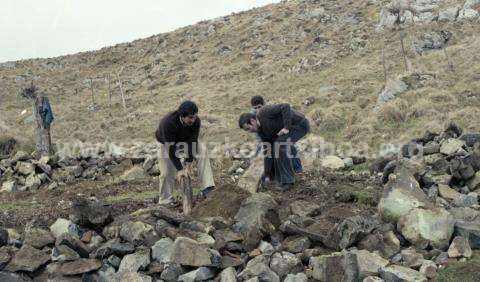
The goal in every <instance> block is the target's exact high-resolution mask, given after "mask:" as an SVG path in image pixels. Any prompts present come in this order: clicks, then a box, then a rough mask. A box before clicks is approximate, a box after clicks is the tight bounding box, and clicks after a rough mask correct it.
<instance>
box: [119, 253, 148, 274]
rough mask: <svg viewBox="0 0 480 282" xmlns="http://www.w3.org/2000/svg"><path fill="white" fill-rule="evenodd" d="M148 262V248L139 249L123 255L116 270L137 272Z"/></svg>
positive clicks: (144, 267) (145, 266)
mask: <svg viewBox="0 0 480 282" xmlns="http://www.w3.org/2000/svg"><path fill="white" fill-rule="evenodd" d="M149 264H150V249H140V250H138V251H137V252H135V253H133V254H129V255H126V256H124V257H123V259H122V262H121V263H120V266H119V267H118V272H137V271H138V270H144V269H146V268H147V266H148V265H149Z"/></svg>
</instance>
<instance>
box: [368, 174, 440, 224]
mask: <svg viewBox="0 0 480 282" xmlns="http://www.w3.org/2000/svg"><path fill="white" fill-rule="evenodd" d="M431 206H432V204H431V203H430V202H429V200H428V198H427V196H426V195H425V193H423V191H422V190H421V189H420V185H419V184H418V182H417V181H416V180H415V177H413V175H411V174H410V173H409V172H408V171H407V170H406V169H400V170H399V172H398V173H396V174H395V177H391V179H390V180H389V181H388V183H387V184H386V185H385V189H384V192H383V195H382V197H381V199H380V202H379V204H378V211H379V213H380V215H381V216H382V218H383V219H384V220H386V221H388V222H393V223H395V222H396V221H397V220H398V219H399V218H400V217H401V216H403V215H406V214H408V213H409V212H410V210H412V209H414V208H418V207H424V208H427V207H431Z"/></svg>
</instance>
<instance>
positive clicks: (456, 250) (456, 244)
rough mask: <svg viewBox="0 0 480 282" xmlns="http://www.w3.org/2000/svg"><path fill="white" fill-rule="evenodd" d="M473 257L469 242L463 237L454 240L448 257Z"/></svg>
mask: <svg viewBox="0 0 480 282" xmlns="http://www.w3.org/2000/svg"><path fill="white" fill-rule="evenodd" d="M471 256H472V249H471V248H470V244H469V243H468V241H467V240H466V239H465V238H463V237H461V236H457V237H455V238H454V239H453V241H452V244H450V247H449V248H448V257H450V258H461V257H464V258H470V257H471Z"/></svg>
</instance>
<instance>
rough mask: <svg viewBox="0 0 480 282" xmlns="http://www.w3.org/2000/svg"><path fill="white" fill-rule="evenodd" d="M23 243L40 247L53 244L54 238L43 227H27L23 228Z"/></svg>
mask: <svg viewBox="0 0 480 282" xmlns="http://www.w3.org/2000/svg"><path fill="white" fill-rule="evenodd" d="M23 243H24V244H27V245H30V246H32V247H35V248H37V249H41V248H43V247H45V246H47V245H53V243H55V238H54V237H53V236H52V234H51V233H50V232H49V231H47V230H44V229H40V228H29V229H27V230H25V238H24V239H23Z"/></svg>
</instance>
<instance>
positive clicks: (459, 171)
mask: <svg viewBox="0 0 480 282" xmlns="http://www.w3.org/2000/svg"><path fill="white" fill-rule="evenodd" d="M466 160H467V159H466V158H455V159H453V160H451V161H450V166H449V168H448V169H449V172H450V174H451V175H452V176H453V177H454V178H456V179H462V180H469V179H471V178H472V177H473V176H475V170H474V169H473V167H472V166H471V165H470V164H468V163H467V161H466Z"/></svg>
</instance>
